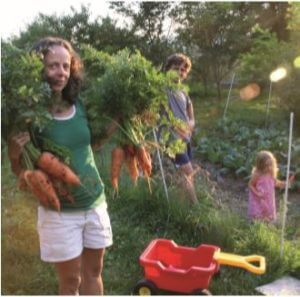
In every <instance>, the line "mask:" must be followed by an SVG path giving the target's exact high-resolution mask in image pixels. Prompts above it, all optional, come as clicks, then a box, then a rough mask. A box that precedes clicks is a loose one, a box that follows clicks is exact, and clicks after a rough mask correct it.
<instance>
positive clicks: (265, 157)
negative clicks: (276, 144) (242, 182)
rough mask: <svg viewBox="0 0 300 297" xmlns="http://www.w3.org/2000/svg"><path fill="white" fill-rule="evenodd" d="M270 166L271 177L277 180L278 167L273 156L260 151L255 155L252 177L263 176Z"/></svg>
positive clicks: (267, 152)
mask: <svg viewBox="0 0 300 297" xmlns="http://www.w3.org/2000/svg"><path fill="white" fill-rule="evenodd" d="M270 165H272V167H271V168H272V169H271V175H272V177H273V178H274V179H276V178H277V174H278V165H277V160H276V158H275V157H274V155H273V154H272V153H271V152H269V151H260V152H258V153H257V155H256V162H255V167H254V168H253V170H252V175H254V174H255V175H263V174H266V173H269V172H270Z"/></svg>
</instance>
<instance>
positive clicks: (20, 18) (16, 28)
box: [0, 0, 109, 39]
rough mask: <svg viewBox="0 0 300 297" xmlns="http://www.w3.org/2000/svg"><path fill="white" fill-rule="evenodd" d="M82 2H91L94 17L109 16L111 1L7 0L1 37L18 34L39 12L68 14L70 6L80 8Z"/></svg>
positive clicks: (1, 7) (0, 13) (0, 15)
mask: <svg viewBox="0 0 300 297" xmlns="http://www.w3.org/2000/svg"><path fill="white" fill-rule="evenodd" d="M81 4H85V5H87V4H89V5H90V11H91V12H92V17H97V16H103V17H105V16H107V15H108V13H109V8H108V7H109V3H108V1H103V0H46V1H43V0H19V1H18V0H5V1H1V4H0V28H1V38H4V39H6V38H9V37H11V36H12V35H18V34H19V32H20V31H21V30H24V29H25V28H26V25H27V24H29V23H31V22H32V21H33V20H34V19H35V18H36V17H37V16H38V14H39V13H44V14H47V15H51V14H54V13H56V14H57V15H62V14H68V13H70V12H71V9H70V7H71V6H73V7H74V8H75V9H76V10H80V7H81Z"/></svg>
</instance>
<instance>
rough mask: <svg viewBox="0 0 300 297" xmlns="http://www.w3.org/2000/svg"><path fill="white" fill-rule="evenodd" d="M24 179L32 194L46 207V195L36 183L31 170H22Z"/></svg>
mask: <svg viewBox="0 0 300 297" xmlns="http://www.w3.org/2000/svg"><path fill="white" fill-rule="evenodd" d="M24 179H25V181H26V184H27V185H28V187H29V189H30V190H31V192H32V193H33V194H34V196H35V197H36V198H37V199H38V200H39V201H40V203H41V204H42V205H43V206H45V207H46V208H48V207H49V201H48V197H47V195H46V194H45V192H44V191H43V190H42V189H41V188H40V186H39V185H36V180H35V177H34V173H33V170H25V171H24Z"/></svg>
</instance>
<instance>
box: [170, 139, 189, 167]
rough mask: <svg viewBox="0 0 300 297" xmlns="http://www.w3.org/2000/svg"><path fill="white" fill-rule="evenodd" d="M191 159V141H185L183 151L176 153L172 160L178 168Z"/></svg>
mask: <svg viewBox="0 0 300 297" xmlns="http://www.w3.org/2000/svg"><path fill="white" fill-rule="evenodd" d="M191 160H192V146H191V143H190V142H188V143H186V150H185V152H183V153H181V154H176V155H175V159H173V162H174V164H175V166H176V167H177V168H178V167H180V166H182V165H185V164H187V163H189V162H191Z"/></svg>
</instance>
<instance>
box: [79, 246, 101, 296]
mask: <svg viewBox="0 0 300 297" xmlns="http://www.w3.org/2000/svg"><path fill="white" fill-rule="evenodd" d="M104 252H105V249H88V248H84V250H83V252H82V255H81V256H82V258H81V259H82V267H81V277H82V283H81V290H80V292H81V293H82V294H83V295H103V282H102V276H101V274H102V268H103V257H104Z"/></svg>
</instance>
